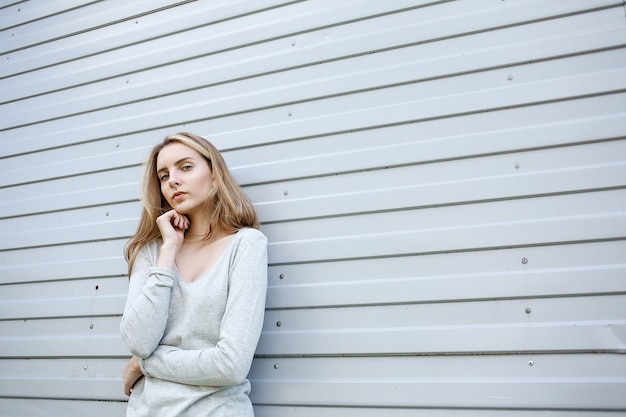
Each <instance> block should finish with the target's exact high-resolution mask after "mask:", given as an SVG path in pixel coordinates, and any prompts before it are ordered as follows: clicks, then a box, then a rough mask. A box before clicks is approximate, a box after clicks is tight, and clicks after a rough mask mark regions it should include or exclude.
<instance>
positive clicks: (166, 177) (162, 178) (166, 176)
mask: <svg viewBox="0 0 626 417" xmlns="http://www.w3.org/2000/svg"><path fill="white" fill-rule="evenodd" d="M169 177H170V174H161V175H160V176H159V179H160V180H161V181H165V180H167V179H168V178H169Z"/></svg>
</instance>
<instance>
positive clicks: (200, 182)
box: [156, 143, 213, 215]
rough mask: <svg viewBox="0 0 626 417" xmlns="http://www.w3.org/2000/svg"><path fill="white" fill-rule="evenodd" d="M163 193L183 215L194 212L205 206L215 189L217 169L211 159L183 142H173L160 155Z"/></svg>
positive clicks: (158, 159)
mask: <svg viewBox="0 0 626 417" xmlns="http://www.w3.org/2000/svg"><path fill="white" fill-rule="evenodd" d="M156 166H157V173H156V175H157V176H158V178H159V181H160V183H161V193H162V194H163V196H164V197H165V199H166V200H167V202H168V203H169V205H170V206H171V207H172V208H173V209H175V210H176V211H178V212H179V213H181V214H187V215H192V214H193V213H195V212H197V211H198V210H199V209H201V208H202V205H203V204H204V202H205V201H206V198H207V196H208V194H209V191H211V189H212V188H213V172H212V171H211V168H210V167H209V163H208V162H207V160H206V159H205V158H204V157H203V156H202V155H200V154H199V153H198V152H197V151H195V150H194V149H191V148H190V147H188V146H187V145H183V144H182V143H170V144H169V145H166V146H165V147H164V148H163V149H161V151H160V152H159V154H158V155H157V164H156Z"/></svg>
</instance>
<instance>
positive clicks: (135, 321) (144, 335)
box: [120, 268, 173, 358]
mask: <svg viewBox="0 0 626 417" xmlns="http://www.w3.org/2000/svg"><path fill="white" fill-rule="evenodd" d="M172 286H173V277H172V271H171V270H168V269H164V268H151V269H150V275H149V276H148V279H147V281H146V283H145V285H144V286H143V288H142V289H141V292H140V293H139V295H137V296H136V297H135V298H134V299H133V300H132V302H131V303H129V305H128V306H127V308H126V311H125V312H124V316H123V317H122V322H121V325H120V330H121V334H122V338H123V339H124V341H125V342H126V344H127V345H128V347H129V349H130V351H131V352H132V353H133V354H134V355H136V356H138V357H140V358H146V357H148V356H150V354H152V352H153V351H154V350H155V349H156V348H157V346H158V345H159V342H160V341H161V339H162V338H163V333H164V331H165V325H166V323H167V318H168V315H169V304H170V294H171V290H172Z"/></svg>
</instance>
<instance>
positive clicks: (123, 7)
mask: <svg viewBox="0 0 626 417" xmlns="http://www.w3.org/2000/svg"><path fill="white" fill-rule="evenodd" d="M71 5H72V4H71V3H70V4H65V3H64V4H63V6H64V8H63V10H60V11H61V13H58V12H57V13H52V14H50V15H48V16H42V15H41V13H42V11H43V10H42V9H37V10H34V11H33V12H34V13H33V12H30V13H29V8H30V5H29V2H26V3H25V4H22V5H20V6H19V7H18V9H21V10H23V11H24V12H26V13H28V14H29V15H30V16H33V17H35V19H34V20H31V21H30V22H28V24H27V25H20V26H15V27H13V28H11V29H10V30H9V33H10V37H7V41H6V42H4V43H3V44H2V46H3V51H1V52H0V53H3V54H6V53H7V51H13V50H19V49H25V48H28V47H29V46H31V45H37V44H40V43H43V42H49V41H50V39H55V38H63V37H67V36H73V35H75V34H77V33H84V32H88V31H90V30H93V29H94V28H97V27H99V26H106V25H109V24H111V23H114V22H117V21H120V20H128V19H131V18H132V17H133V16H138V15H142V14H148V13H151V12H154V11H156V10H159V9H161V8H163V7H170V6H173V5H175V3H174V4H173V3H172V1H171V0H169V1H168V0H151V1H150V0H135V1H133V2H125V1H123V0H108V1H107V2H106V3H102V2H90V3H87V4H85V2H82V4H81V5H79V6H82V7H71ZM35 7H36V5H35ZM44 10H45V9H44ZM19 13H22V12H21V11H20V12H19ZM41 17H45V18H44V19H41ZM0 22H1V21H0ZM16 23H17V22H16ZM7 35H8V34H7Z"/></svg>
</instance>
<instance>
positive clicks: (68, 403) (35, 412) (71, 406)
mask: <svg viewBox="0 0 626 417" xmlns="http://www.w3.org/2000/svg"><path fill="white" fill-rule="evenodd" d="M60 384H61V385H62V382H61V383H60ZM0 408H2V410H3V411H4V412H6V413H7V415H11V416H15V417H39V416H41V415H44V414H47V413H49V412H50V410H54V411H55V412H58V413H59V415H63V416H64V417H84V416H85V410H89V415H90V417H115V416H119V417H122V416H124V415H126V400H119V401H98V400H63V399H54V400H50V399H37V398H0ZM583 417H584V416H583Z"/></svg>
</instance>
